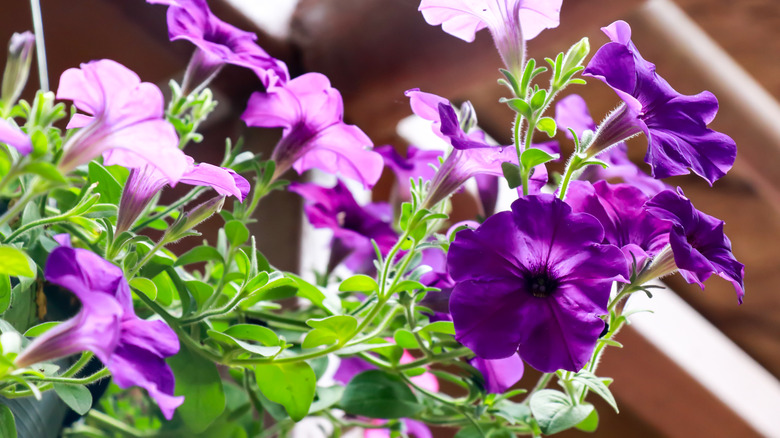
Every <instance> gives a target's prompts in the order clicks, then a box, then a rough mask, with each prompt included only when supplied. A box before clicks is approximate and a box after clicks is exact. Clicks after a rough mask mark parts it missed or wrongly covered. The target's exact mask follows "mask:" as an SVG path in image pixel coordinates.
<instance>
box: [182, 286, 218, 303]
mask: <svg viewBox="0 0 780 438" xmlns="http://www.w3.org/2000/svg"><path fill="white" fill-rule="evenodd" d="M184 285H185V286H186V287H187V290H188V291H190V293H191V294H192V297H193V298H195V302H196V303H197V304H198V307H200V306H201V305H202V304H203V303H204V302H206V300H207V299H208V298H209V297H210V296H211V295H212V294H214V287H212V286H211V285H210V284H208V283H204V282H202V281H200V280H189V281H185V282H184Z"/></svg>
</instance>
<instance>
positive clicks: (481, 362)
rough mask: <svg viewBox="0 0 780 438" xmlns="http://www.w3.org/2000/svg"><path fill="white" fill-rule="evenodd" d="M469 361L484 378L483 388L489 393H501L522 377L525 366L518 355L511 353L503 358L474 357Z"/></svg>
mask: <svg viewBox="0 0 780 438" xmlns="http://www.w3.org/2000/svg"><path fill="white" fill-rule="evenodd" d="M469 363H470V364H471V365H472V366H473V367H474V368H476V369H477V370H478V371H479V372H480V373H482V377H483V378H484V379H485V390H486V391H487V392H488V393H489V394H501V393H503V392H505V391H506V390H508V389H509V388H511V387H512V386H513V385H514V384H515V383H517V382H519V381H520V379H522V378H523V371H524V370H525V367H524V365H523V360H522V359H520V356H518V355H517V354H513V355H511V356H509V357H507V358H504V359H494V360H488V359H482V358H480V357H475V358H473V359H471V360H470V361H469Z"/></svg>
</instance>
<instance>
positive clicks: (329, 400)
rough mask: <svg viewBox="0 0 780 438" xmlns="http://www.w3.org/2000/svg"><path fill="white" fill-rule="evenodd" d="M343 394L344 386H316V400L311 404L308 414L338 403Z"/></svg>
mask: <svg viewBox="0 0 780 438" xmlns="http://www.w3.org/2000/svg"><path fill="white" fill-rule="evenodd" d="M343 394H344V387H343V386H341V385H335V386H330V387H327V388H320V387H318V388H317V401H315V402H314V403H312V404H311V407H310V408H309V414H313V413H315V412H319V411H322V410H325V409H328V408H329V407H331V406H333V405H335V404H336V403H338V401H339V400H341V396H342V395H343Z"/></svg>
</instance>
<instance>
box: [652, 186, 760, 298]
mask: <svg viewBox="0 0 780 438" xmlns="http://www.w3.org/2000/svg"><path fill="white" fill-rule="evenodd" d="M645 208H647V211H648V212H649V213H650V214H652V215H653V216H655V217H657V218H658V219H661V220H664V221H667V222H669V223H671V225H672V229H671V232H670V233H669V243H670V245H671V249H672V254H673V256H674V263H675V265H677V269H679V271H680V274H681V275H682V276H683V278H684V279H685V281H687V282H688V283H696V284H698V285H699V286H700V287H701V288H702V289H703V288H704V284H703V283H704V281H705V280H706V279H708V278H709V277H710V276H711V275H712V274H717V275H718V276H719V277H721V278H723V279H725V280H728V281H730V282H731V284H733V285H734V289H735V291H736V292H737V299H738V300H739V303H740V304H742V299H743V297H744V296H745V280H744V278H745V265H743V264H742V263H740V262H738V261H737V259H736V258H735V257H734V254H732V252H731V241H730V240H729V238H728V237H726V235H725V234H724V233H723V224H724V222H723V221H722V220H720V219H718V218H715V217H712V216H710V215H707V214H704V213H702V212H700V211H699V210H696V208H695V207H694V206H693V203H691V201H690V200H688V198H686V197H685V196H684V195H683V193H682V190H681V189H678V193H675V192H674V191H673V190H666V191H663V192H661V193H659V194H657V195H656V196H655V197H653V199H651V200H650V201H648V202H647V204H646V205H645ZM660 264H661V265H663V262H660Z"/></svg>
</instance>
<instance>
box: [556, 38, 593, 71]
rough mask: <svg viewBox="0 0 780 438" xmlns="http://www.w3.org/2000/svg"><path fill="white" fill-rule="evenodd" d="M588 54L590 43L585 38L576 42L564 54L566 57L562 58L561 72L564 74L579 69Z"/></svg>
mask: <svg viewBox="0 0 780 438" xmlns="http://www.w3.org/2000/svg"><path fill="white" fill-rule="evenodd" d="M588 53H590V41H589V40H588V38H587V37H585V38H583V39H581V40H579V41H577V42H576V43H575V44H574V45H573V46H571V47H570V48H569V51H568V52H566V56H565V57H564V58H563V68H562V69H561V71H562V72H563V73H564V74H566V73H567V72H568V71H570V70H571V69H573V68H576V67H579V66H580V64H582V61H583V60H584V59H585V57H586V56H588Z"/></svg>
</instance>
